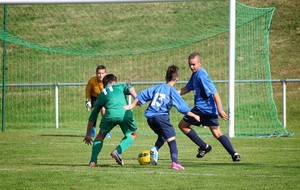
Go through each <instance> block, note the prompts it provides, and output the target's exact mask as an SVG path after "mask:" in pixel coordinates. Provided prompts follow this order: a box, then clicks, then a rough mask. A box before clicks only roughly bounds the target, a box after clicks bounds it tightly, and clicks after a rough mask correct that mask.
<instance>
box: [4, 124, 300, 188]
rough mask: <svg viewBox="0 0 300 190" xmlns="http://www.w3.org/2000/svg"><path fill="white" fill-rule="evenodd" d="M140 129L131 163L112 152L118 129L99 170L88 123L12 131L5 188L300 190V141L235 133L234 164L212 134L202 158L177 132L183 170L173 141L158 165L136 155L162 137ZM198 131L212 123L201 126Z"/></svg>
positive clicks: (129, 154)
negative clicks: (175, 163)
mask: <svg viewBox="0 0 300 190" xmlns="http://www.w3.org/2000/svg"><path fill="white" fill-rule="evenodd" d="M139 131H140V134H139V136H138V138H137V140H136V142H135V143H134V145H133V146H132V147H131V148H129V149H128V150H127V151H126V152H125V153H124V154H123V158H124V161H125V166H123V167H122V166H119V165H117V164H116V163H115V160H114V159H112V158H111V157H110V151H111V150H112V149H113V148H114V147H115V146H116V145H117V144H118V143H119V141H120V139H121V138H122V135H121V132H120V129H118V127H116V128H115V129H114V130H113V131H112V132H111V135H112V138H110V139H106V141H105V143H104V147H103V149H102V152H101V153H100V155H99V160H98V164H99V167H97V168H91V167H89V166H88V162H89V158H90V154H91V146H87V145H85V144H84V143H83V142H82V140H83V134H84V133H85V128H82V129H74V130H70V129H69V130H64V129H36V130H30V131H29V130H21V131H20V130H19V131H17V130H8V131H6V132H5V133H1V138H0V143H1V149H0V154H1V159H0V189H91V188H94V189H141V188H142V189H145V188H147V189H300V183H299V182H300V180H299V179H300V172H299V152H300V149H299V145H300V143H299V138H296V136H292V137H286V138H285V137H281V138H255V137H236V138H232V139H231V141H232V143H233V145H234V146H235V148H236V149H237V151H238V152H239V153H240V154H241V157H242V161H241V162H238V163H236V162H232V160H231V157H230V156H229V155H228V154H227V152H226V151H225V149H224V148H223V147H222V146H221V144H220V143H219V142H218V141H217V140H215V139H214V138H213V137H212V136H207V135H206V136H203V139H204V140H205V141H207V142H208V143H210V144H211V145H212V147H213V150H212V152H210V153H208V154H207V155H206V156H205V157H204V158H202V159H198V158H196V156H195V155H196V153H197V147H196V146H195V145H194V144H193V143H192V142H191V141H189V140H188V139H187V138H186V137H185V136H184V135H183V134H182V133H181V132H179V130H178V129H176V131H177V132H178V135H177V143H178V148H179V161H180V163H181V164H182V165H183V166H184V167H185V170H181V171H176V170H172V169H171V168H170V163H171V160H170V156H169V148H168V146H167V144H165V145H164V146H163V148H162V149H161V150H160V152H159V162H158V165H157V166H152V165H147V166H142V165H139V163H138V161H137V155H138V153H139V152H140V151H142V150H144V149H149V148H151V146H152V145H153V143H154V141H155V140H156V136H155V135H154V134H152V132H151V131H150V129H148V127H147V126H146V123H143V126H140V129H139ZM196 131H197V132H198V134H200V135H201V133H207V132H208V129H207V128H196Z"/></svg>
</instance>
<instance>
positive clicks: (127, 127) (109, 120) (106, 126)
mask: <svg viewBox="0 0 300 190" xmlns="http://www.w3.org/2000/svg"><path fill="white" fill-rule="evenodd" d="M117 125H119V126H120V128H121V130H122V132H123V134H124V136H130V135H131V134H132V133H133V132H135V131H136V130H137V125H136V122H135V120H134V118H133V112H132V111H131V110H128V111H126V112H125V114H124V115H123V116H115V117H103V118H102V119H101V122H100V129H101V131H102V132H103V133H108V132H110V131H111V130H112V129H113V128H114V127H115V126H117Z"/></svg>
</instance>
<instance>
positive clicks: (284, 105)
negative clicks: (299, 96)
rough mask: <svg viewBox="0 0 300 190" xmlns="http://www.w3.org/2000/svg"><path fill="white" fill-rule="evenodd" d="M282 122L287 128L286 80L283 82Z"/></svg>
mask: <svg viewBox="0 0 300 190" xmlns="http://www.w3.org/2000/svg"><path fill="white" fill-rule="evenodd" d="M282 122H283V127H284V128H286V80H282Z"/></svg>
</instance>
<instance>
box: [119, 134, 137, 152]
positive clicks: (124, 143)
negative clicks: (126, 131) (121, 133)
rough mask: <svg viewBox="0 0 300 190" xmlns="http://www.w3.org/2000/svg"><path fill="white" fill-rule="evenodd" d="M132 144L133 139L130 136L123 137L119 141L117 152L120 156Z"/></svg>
mask: <svg viewBox="0 0 300 190" xmlns="http://www.w3.org/2000/svg"><path fill="white" fill-rule="evenodd" d="M133 142H134V138H133V137H132V136H129V137H125V138H123V139H122V140H121V142H120V144H119V145H118V146H117V148H116V149H117V151H118V153H119V154H122V153H123V152H125V150H127V149H128V148H129V147H130V146H131V145H132V144H133Z"/></svg>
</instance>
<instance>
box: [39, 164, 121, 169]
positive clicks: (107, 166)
mask: <svg viewBox="0 0 300 190" xmlns="http://www.w3.org/2000/svg"><path fill="white" fill-rule="evenodd" d="M33 165H35V166H62V167H89V165H88V164H47V163H43V164H41V163H36V164H33ZM97 167H103V168H110V167H120V166H119V165H110V164H98V165H97Z"/></svg>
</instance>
